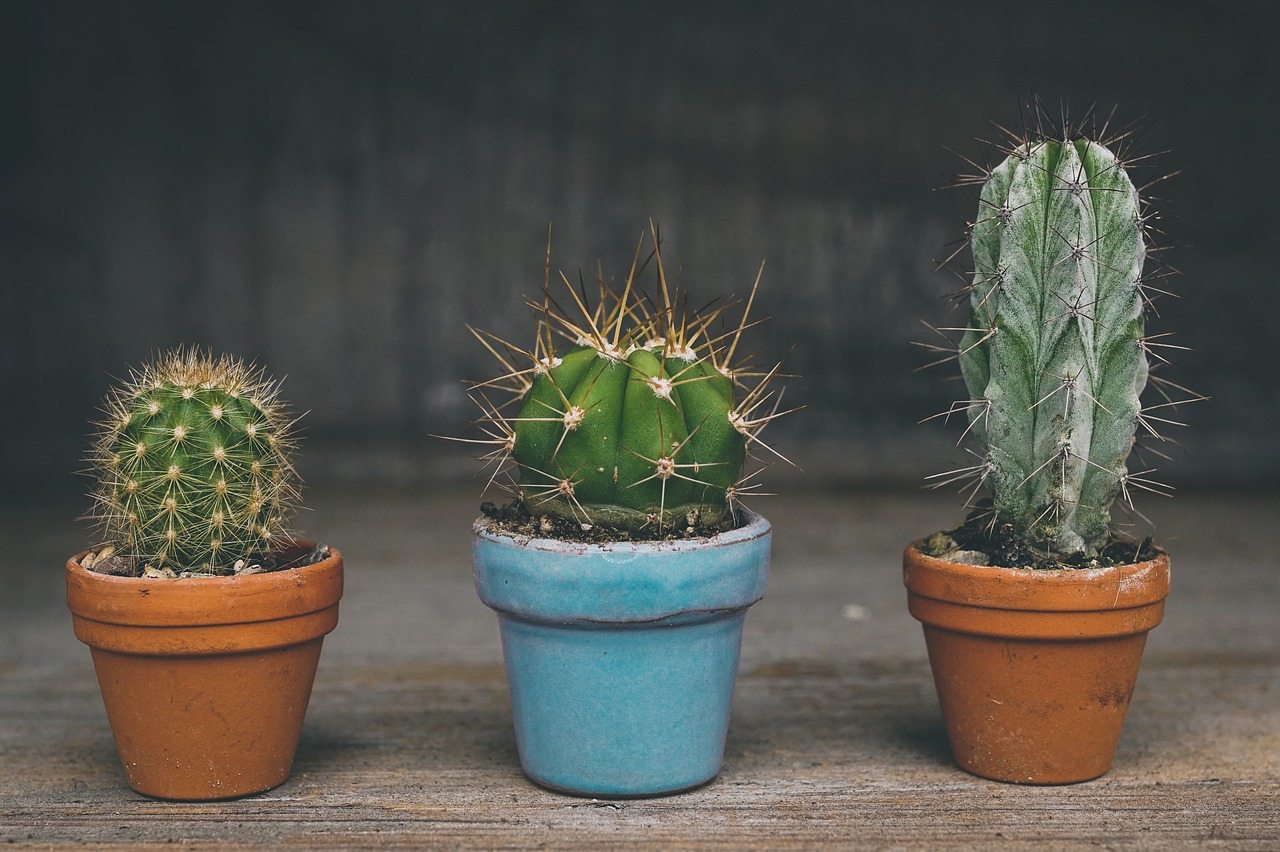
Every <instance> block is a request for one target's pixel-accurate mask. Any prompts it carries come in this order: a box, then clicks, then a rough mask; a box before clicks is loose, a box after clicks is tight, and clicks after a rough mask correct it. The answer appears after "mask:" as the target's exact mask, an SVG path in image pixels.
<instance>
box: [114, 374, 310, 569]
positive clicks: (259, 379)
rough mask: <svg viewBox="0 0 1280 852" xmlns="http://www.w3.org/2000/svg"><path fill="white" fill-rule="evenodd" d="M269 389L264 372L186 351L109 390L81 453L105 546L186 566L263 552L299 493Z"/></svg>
mask: <svg viewBox="0 0 1280 852" xmlns="http://www.w3.org/2000/svg"><path fill="white" fill-rule="evenodd" d="M277 392H278V388H277V385H276V384H275V383H274V382H273V381H271V380H269V379H267V378H265V376H264V374H263V372H262V370H260V369H255V368H252V367H248V366H246V365H245V364H244V363H243V362H241V361H238V360H235V359H232V358H229V357H226V356H223V357H220V358H218V359H217V360H215V359H214V358H213V357H212V355H208V354H205V353H202V352H200V351H198V350H194V349H191V350H179V351H175V352H170V353H167V354H163V355H160V356H158V357H157V358H156V359H155V360H154V361H153V362H151V363H148V364H146V365H145V366H143V367H142V368H141V369H139V370H137V371H134V372H133V373H132V375H131V377H130V380H129V381H127V382H125V383H123V384H122V385H120V386H117V387H116V388H114V389H113V390H112V391H111V392H110V394H109V395H108V397H107V399H106V402H105V405H104V412H105V415H106V416H105V419H104V420H103V422H102V423H101V424H99V432H98V435H97V440H96V442H95V444H94V448H93V452H92V455H91V458H90V461H91V463H92V465H93V469H94V473H95V475H96V477H97V488H96V491H95V493H94V497H95V499H96V503H97V506H96V515H97V517H98V518H99V520H100V521H101V523H102V526H103V528H104V534H105V538H106V542H107V543H109V544H112V545H114V546H115V548H116V550H117V552H118V553H121V554H123V555H126V556H131V557H136V558H137V559H139V560H142V561H144V562H146V563H148V564H150V565H152V566H153V567H155V568H157V569H160V568H165V567H168V568H170V569H173V570H180V571H190V572H194V573H217V572H219V570H220V569H225V568H226V567H228V566H231V565H232V564H234V563H235V562H236V561H237V560H239V559H248V558H251V557H253V556H255V555H257V556H261V555H264V554H267V553H269V552H270V550H271V549H272V545H273V543H274V542H275V541H276V540H277V539H279V538H280V537H281V535H282V533H283V532H284V529H285V524H286V522H287V520H288V518H289V516H290V515H291V514H292V511H293V505H294V502H295V501H296V499H297V495H298V479H297V474H296V473H295V471H294V468H293V464H292V462H291V460H290V454H291V451H292V449H293V441H292V439H291V436H290V428H291V426H292V421H291V419H290V418H289V416H288V415H287V413H286V411H285V409H284V408H283V406H282V405H281V404H280V402H279V401H278V400H277Z"/></svg>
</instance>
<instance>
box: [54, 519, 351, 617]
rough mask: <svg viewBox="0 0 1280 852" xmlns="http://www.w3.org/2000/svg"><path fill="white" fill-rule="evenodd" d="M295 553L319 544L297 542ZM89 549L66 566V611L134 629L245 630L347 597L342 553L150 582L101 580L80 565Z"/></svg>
mask: <svg viewBox="0 0 1280 852" xmlns="http://www.w3.org/2000/svg"><path fill="white" fill-rule="evenodd" d="M289 544H290V546H291V547H297V548H300V549H307V550H309V549H311V548H314V547H315V542H313V541H309V540H306V539H294V540H292V541H291V542H290V543H289ZM88 552H89V551H87V550H86V551H82V552H80V553H78V554H76V555H75V556H72V557H71V558H70V559H68V560H67V564H66V584H67V606H68V608H69V609H70V610H71V612H72V614H73V615H74V616H76V617H77V618H81V619H86V620H89V621H96V622H101V623H103V624H115V625H129V626H136V627H198V626H216V625H231V624H248V623H255V622H262V621H273V620H277V619H281V618H290V617H294V616H300V615H307V614H309V613H314V612H320V611H321V610H325V609H329V608H330V607H333V606H335V605H336V604H337V603H338V601H339V600H340V599H341V597H342V591H343V560H342V554H341V553H340V552H339V551H338V549H337V548H334V547H330V548H329V555H328V556H327V557H325V558H324V559H322V560H320V561H319V562H315V563H313V564H311V565H302V566H299V567H296V568H288V569H285V570H283V571H270V572H265V573H261V574H247V575H240V576H231V577H198V578H194V577H182V578H150V577H119V576H114V575H111V574H100V573H98V572H95V571H90V570H88V569H86V568H84V567H82V566H81V565H80V560H81V559H82V558H83V557H84V555H85V554H86V553H88Z"/></svg>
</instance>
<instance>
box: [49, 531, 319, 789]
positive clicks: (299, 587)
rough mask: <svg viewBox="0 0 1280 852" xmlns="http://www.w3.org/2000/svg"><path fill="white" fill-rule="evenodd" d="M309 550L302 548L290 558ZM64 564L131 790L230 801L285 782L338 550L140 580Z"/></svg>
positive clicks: (79, 632) (76, 562) (78, 626)
mask: <svg viewBox="0 0 1280 852" xmlns="http://www.w3.org/2000/svg"><path fill="white" fill-rule="evenodd" d="M312 546H313V545H312V544H311V543H309V542H301V541H300V542H297V543H296V544H295V549H296V551H297V553H298V555H301V554H302V553H305V552H307V550H310V548H311V547H312ZM83 556H84V554H79V555H77V556H75V557H72V558H71V559H70V560H68V561H67V605H68V606H69V607H70V609H71V614H72V622H73V624H74V626H75V633H76V637H77V638H78V639H80V641H82V642H84V643H85V644H86V645H88V646H89V648H90V650H91V652H92V654H93V665H94V669H95V670H96V672H97V675H98V684H99V686H100V687H101V689H102V700H103V704H105V705H106V710H107V718H108V720H109V721H110V723H111V731H112V733H113V734H114V736H115V741H116V749H117V750H118V751H119V754H120V762H121V764H122V765H123V766H124V771H125V776H126V778H127V779H128V782H129V786H131V787H133V789H135V790H137V791H138V792H139V793H144V794H146V795H148V796H155V797H157V798H162V799H184V800H210V799H230V798H234V797H236V796H244V795H248V794H250V793H259V792H262V791H263V790H269V789H271V788H272V787H275V786H276V785H278V784H280V783H281V782H283V781H284V780H285V779H286V778H288V777H289V771H290V769H291V768H292V765H293V756H294V752H295V750H296V749H297V745H298V735H299V733H300V732H301V730H302V719H303V716H304V715H305V714H306V710H307V701H308V700H309V698H310V696H311V684H312V681H313V680H314V678H315V673H316V665H317V663H318V662H319V659H320V646H321V644H322V643H323V642H324V637H325V634H327V633H329V631H331V630H333V628H334V626H335V625H336V624H337V623H338V600H339V598H341V597H342V556H341V554H339V553H338V551H336V550H330V556H329V557H328V558H326V559H324V560H323V561H321V562H317V563H316V564H314V565H308V566H305V567H302V568H294V569H290V570H288V571H276V572H272V573H266V574H251V575H247V576H240V577H216V578H200V579H176V580H175V579H159V580H153V579H137V578H132V577H113V576H109V575H106V574H98V573H95V572H93V571H87V570H85V569H84V568H82V567H80V559H81V558H82V557H83Z"/></svg>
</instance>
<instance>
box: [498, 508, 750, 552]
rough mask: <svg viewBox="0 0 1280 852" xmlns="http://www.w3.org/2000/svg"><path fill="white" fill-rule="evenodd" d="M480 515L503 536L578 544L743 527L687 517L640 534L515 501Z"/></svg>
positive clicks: (731, 522)
mask: <svg viewBox="0 0 1280 852" xmlns="http://www.w3.org/2000/svg"><path fill="white" fill-rule="evenodd" d="M480 513H481V514H483V515H484V516H485V517H486V518H488V519H489V520H491V521H493V522H494V523H495V524H496V526H498V528H499V529H501V530H502V531H503V532H505V533H509V534H511V535H515V536H523V537H527V538H550V539H556V540H559V541H571V542H574V543H577V544H609V543H612V542H620V541H679V540H684V539H697V538H710V537H711V536H715V535H719V534H720V533H723V532H728V531H729V530H733V529H737V528H738V527H740V526H742V525H743V524H742V521H741V519H739V520H736V521H735V520H734V519H733V518H732V517H729V516H726V517H725V518H724V519H723V520H721V521H720V522H719V523H715V524H707V523H703V521H702V519H701V518H700V517H689V518H686V519H685V523H683V524H680V525H678V526H668V527H663V528H662V529H659V528H658V525H657V524H654V525H652V526H651V527H646V528H645V529H643V530H624V529H618V528H616V527H609V526H605V525H603V524H580V523H578V522H576V521H570V520H568V519H566V518H559V517H555V516H552V515H541V516H539V517H534V516H533V515H532V514H530V513H529V510H528V509H527V508H526V507H525V505H524V503H522V502H521V501H520V500H515V501H513V502H511V503H508V504H507V505H505V506H498V505H496V504H494V503H491V502H488V501H486V502H484V503H481V504H480Z"/></svg>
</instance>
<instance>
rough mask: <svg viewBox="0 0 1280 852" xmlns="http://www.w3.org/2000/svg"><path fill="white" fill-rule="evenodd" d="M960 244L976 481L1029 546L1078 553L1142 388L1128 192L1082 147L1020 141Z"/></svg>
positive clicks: (1104, 534)
mask: <svg viewBox="0 0 1280 852" xmlns="http://www.w3.org/2000/svg"><path fill="white" fill-rule="evenodd" d="M971 247H972V251H973V258H974V264H975V272H974V274H973V281H972V286H971V288H970V306H971V311H972V313H971V320H970V323H969V327H968V328H967V329H966V330H965V333H964V337H963V339H962V341H961V344H960V365H961V371H962V374H963V376H964V380H965V384H966V385H967V386H968V389H969V393H970V400H969V402H968V403H967V404H966V406H967V408H968V411H969V418H970V430H971V431H972V432H973V433H974V434H975V435H976V436H977V438H978V439H979V441H980V442H981V444H982V445H983V447H984V453H983V460H982V464H981V466H980V467H981V471H980V475H981V476H984V477H985V479H986V482H987V485H988V487H989V488H990V490H991V493H992V497H993V502H994V507H995V511H996V514H997V516H998V518H999V519H1000V520H1001V521H1002V522H1005V523H1011V524H1013V526H1014V528H1015V529H1016V530H1017V532H1018V533H1019V534H1020V535H1021V536H1022V537H1023V538H1024V539H1025V540H1027V541H1028V542H1029V543H1031V544H1033V545H1036V546H1039V547H1043V548H1046V549H1049V550H1052V551H1055V552H1058V553H1064V554H1066V553H1075V552H1079V551H1084V552H1085V553H1086V554H1090V555H1092V554H1093V553H1094V552H1095V551H1096V550H1097V549H1098V548H1099V547H1100V546H1102V545H1104V544H1105V543H1106V541H1107V538H1108V535H1109V528H1110V507H1111V504H1112V502H1113V501H1114V500H1115V498H1116V497H1117V496H1118V494H1119V493H1120V492H1121V490H1122V488H1123V487H1124V485H1125V483H1126V478H1127V476H1128V471H1127V467H1126V459H1127V457H1128V455H1129V451H1130V449H1131V448H1132V446H1133V442H1134V435H1135V431H1136V428H1137V425H1138V423H1139V421H1140V418H1141V411H1142V409H1141V404H1140V403H1139V395H1140V394H1141V393H1142V390H1143V388H1144V387H1145V386H1146V383H1147V357H1146V344H1145V341H1144V337H1143V333H1144V332H1143V325H1144V319H1143V308H1144V300H1143V293H1142V289H1141V282H1142V269H1143V262H1144V259H1145V257H1146V245H1145V240H1144V233H1143V219H1142V212H1141V207H1140V202H1139V198H1138V191H1137V190H1136V189H1135V188H1134V186H1133V184H1132V183H1131V182H1130V180H1129V177H1128V175H1127V174H1126V173H1125V170H1124V168H1123V167H1122V165H1121V163H1120V162H1119V161H1117V159H1116V157H1115V156H1114V155H1113V154H1112V152H1111V151H1109V150H1107V148H1106V147H1104V146H1103V145H1101V144H1099V143H1097V142H1094V141H1090V140H1087V139H1074V140H1067V141H1057V140H1054V139H1047V138H1046V139H1036V140H1031V141H1025V142H1023V143H1021V144H1019V145H1018V146H1017V147H1015V148H1014V149H1013V151H1012V152H1011V153H1010V154H1009V156H1008V157H1007V159H1005V160H1004V161H1003V162H1002V163H1001V164H1000V165H999V166H997V167H996V168H995V169H994V170H993V171H991V172H990V174H989V176H988V177H987V179H986V181H985V184H984V185H983V187H982V192H981V200H980V202H979V212H978V217H977V220H976V221H975V223H974V225H973V227H972V239H971Z"/></svg>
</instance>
